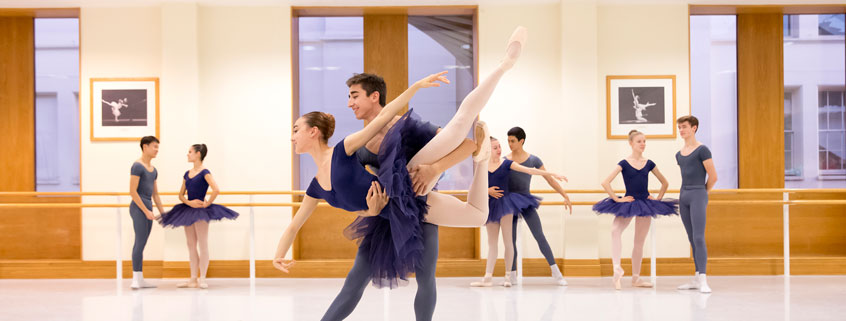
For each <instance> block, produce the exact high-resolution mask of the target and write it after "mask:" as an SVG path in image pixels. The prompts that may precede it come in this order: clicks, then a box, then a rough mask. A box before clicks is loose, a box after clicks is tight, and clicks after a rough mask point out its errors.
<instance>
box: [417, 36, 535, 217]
mask: <svg viewBox="0 0 846 321" xmlns="http://www.w3.org/2000/svg"><path fill="white" fill-rule="evenodd" d="M525 33H526V31H525V29H523V28H518V30H517V31H515V32H514V35H512V37H511V39H512V42H511V43H509V44H508V48H507V49H506V51H507V52H506V57H505V59H504V60H503V61H502V62H501V63H500V64H499V66H497V68H496V69H494V71H493V72H491V74H490V75H488V77H487V78H485V79H483V80H482V81H481V82H479V85H478V86H477V87H476V88H474V89H473V90H472V91H471V92H470V93H469V94H468V95H467V97H465V98H464V100H463V101H462V102H461V105H460V106H459V107H458V110H457V111H456V112H455V116H453V117H452V119H450V121H449V123H447V124H446V126H444V128H443V129H441V131H440V132H439V133H438V134H437V135H435V137H434V138H432V140H431V141H429V143H427V144H426V145H425V146H423V148H422V149H420V151H419V152H417V154H415V155H414V157H413V158H412V159H411V160H410V161H409V162H408V168H409V169H411V168H414V167H416V166H417V165H420V164H432V163H434V162H436V161H438V160H440V159H441V158H443V157H444V156H446V155H447V154H449V153H450V152H452V151H453V150H455V149H456V148H457V147H458V145H460V144H461V142H462V141H464V137H466V136H467V133H468V132H470V128H471V126H472V125H473V121H475V120H476V116H477V115H479V112H481V111H482V108H484V107H485V104H487V102H488V99H489V98H490V97H491V95H492V94H493V92H494V89H496V85H497V84H498V83H499V80H500V79H501V78H502V75H504V74H505V72H506V71H508V69H511V67H512V66H513V65H514V63H515V62H516V60H517V58H518V57H519V54H520V51H521V50H522V46H523V43H524V42H525ZM483 165H486V164H483ZM483 167H485V168H487V166H483ZM436 181H437V179H435V180H434V181H433V182H430V183H429V184H428V185H427V187H428V188H427V192H428V191H430V190H431V189H432V187H433V186H434V185H435V182H436ZM485 188H486V189H487V186H485ZM485 202H487V199H485ZM486 215H487V214H486ZM477 226H481V224H479V225H477Z"/></svg>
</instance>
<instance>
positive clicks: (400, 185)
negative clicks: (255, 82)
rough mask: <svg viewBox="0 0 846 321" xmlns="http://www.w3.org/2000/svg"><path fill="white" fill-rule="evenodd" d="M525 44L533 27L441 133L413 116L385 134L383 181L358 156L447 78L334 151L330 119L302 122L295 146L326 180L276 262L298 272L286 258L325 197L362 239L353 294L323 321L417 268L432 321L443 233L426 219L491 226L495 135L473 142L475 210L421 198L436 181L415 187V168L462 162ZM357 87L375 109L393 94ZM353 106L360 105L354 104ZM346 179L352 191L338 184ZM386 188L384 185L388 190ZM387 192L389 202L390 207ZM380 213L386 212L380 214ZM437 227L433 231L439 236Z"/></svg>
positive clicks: (401, 101)
mask: <svg viewBox="0 0 846 321" xmlns="http://www.w3.org/2000/svg"><path fill="white" fill-rule="evenodd" d="M525 37H526V32H525V29H524V28H518V30H517V31H515V33H514V35H512V38H511V40H510V41H509V46H508V49H507V55H506V58H505V59H504V61H503V62H502V63H501V64H500V66H499V67H498V68H497V69H496V70H495V71H494V72H493V73H492V74H491V76H489V77H488V78H486V79H485V80H484V81H482V82H481V83H480V84H479V86H478V87H477V88H476V89H474V90H473V91H472V92H471V93H470V94H469V95H468V96H467V97H466V98H465V99H464V101H463V102H462V104H461V106H460V107H459V110H458V111H457V112H456V115H455V117H453V119H452V120H451V121H450V122H449V123H448V124H447V125H446V126H445V127H444V128H443V130H441V131H440V132H439V133H437V134H435V133H433V132H432V131H431V130H430V129H431V126H427V125H426V124H424V123H423V122H420V121H419V120H417V119H416V118H415V117H414V116H413V115H412V114H411V113H407V114H406V115H405V116H403V117H402V118H400V119H399V120H396V122H395V124H394V125H393V127H392V128H391V129H390V130H389V131H388V132H387V133H385V134H384V137H383V138H382V139H381V144H378V143H377V144H375V145H377V146H378V161H379V165H381V166H380V168H379V170H378V174H379V175H378V181H377V178H376V177H372V176H369V177H368V175H369V174H368V173H367V172H366V171H365V170H364V167H363V166H361V164H360V163H358V159H357V158H356V157H354V156H353V153H355V152H356V151H357V150H358V149H360V148H362V147H364V145H365V143H366V142H367V141H370V140H371V139H373V138H374V137H375V136H377V134H378V132H379V131H380V130H381V129H382V128H383V127H384V126H386V125H387V124H388V123H389V122H390V121H391V120H393V119H394V115H395V114H396V113H397V112H398V111H399V108H401V106H403V105H405V104H406V103H407V102H408V100H409V99H410V97H411V95H413V93H414V92H415V91H416V90H417V89H418V88H424V87H427V86H434V82H435V81H444V82H446V81H445V80H446V79H444V78H443V77H442V75H443V73H441V74H436V75H432V76H430V77H427V78H426V79H424V80H421V81H419V82H417V83H415V85H414V86H412V88H409V90H407V91H406V92H405V93H403V95H401V96H400V97H398V98H397V100H395V101H393V102H391V104H388V106H386V107H385V108H384V109H383V110H382V111H381V112H379V113H378V115H377V116H376V117H375V118H374V119H373V121H371V122H370V123H369V124H368V125H367V126H366V127H365V129H364V130H362V131H359V132H357V133H354V134H352V135H350V136H347V138H345V139H344V140H342V141H341V142H340V143H338V145H336V147H335V148H330V147H328V146H326V139H327V138H328V137H329V136H330V135H331V133H332V130H333V126H334V119H333V118H332V117H331V115H327V114H324V113H309V114H306V115H304V116H303V117H301V118H300V119H298V120H297V122H296V123H295V129H294V131H295V132H294V135H293V136H292V141H294V144H295V147H296V148H295V149H296V151H297V152H298V153H302V152H309V153H311V154H312V155H313V157H314V159H315V160H316V162H317V163H318V167H319V169H318V176H317V177H316V178H315V180H313V181H312V184H311V186H309V189H308V192H307V197H306V198H305V199H304V201H303V205H302V207H300V210H299V211H298V212H297V215H295V217H294V220H293V221H292V223H291V225H290V226H289V227H288V228H287V229H286V232H285V234H284V235H283V237H282V239H280V244H279V247H278V249H277V255H276V259H275V260H274V265H275V266H276V267H277V268H278V269H280V270H283V271H287V270H288V269H289V268H290V267H291V266H292V265H293V262H291V261H287V260H285V259H284V256H285V254H286V253H287V250H288V248H289V247H290V245H291V243H292V242H293V237H294V234H296V231H297V230H299V228H300V227H301V226H302V224H303V222H304V221H305V219H307V217H308V215H309V214H310V213H311V212H312V211H313V209H314V207H315V206H316V203H317V198H323V199H324V200H326V201H327V202H329V203H330V204H332V205H333V206H336V207H340V208H343V209H346V210H349V211H354V212H358V213H359V215H360V217H359V218H357V219H356V221H355V222H354V223H353V224H351V225H350V226H349V227H348V228H347V230H346V233H347V234H348V236H353V237H355V238H360V239H361V240H360V245H359V251H358V253H357V255H356V260H355V263H354V265H353V268H352V270H350V273H349V274H348V275H347V279H346V281H345V283H344V288H343V289H342V290H341V293H340V294H339V295H338V297H337V298H336V299H335V301H333V303H332V305H331V306H330V307H329V310H328V311H327V313H326V315H324V318H323V319H324V320H339V319H343V318H346V317H347V316H348V315H349V314H350V313H351V312H352V310H353V309H354V308H355V305H356V304H357V303H358V301H359V300H360V298H361V295H362V293H363V291H364V288H365V286H366V284H367V283H368V282H370V281H372V282H373V283H374V285H376V286H390V287H394V286H396V285H398V283H399V282H402V281H404V280H405V279H406V277H407V275H408V274H409V273H410V272H412V271H415V272H417V278H418V280H417V281H418V295H417V297H416V298H415V304H414V306H415V314H416V317H417V319H418V320H431V318H432V314H433V312H434V306H435V300H436V293H435V283H434V270H435V263H436V259H437V229H436V227H434V226H431V228H429V227H428V226H427V225H426V224H425V223H424V222H428V223H432V224H437V225H445V226H462V227H477V226H481V225H482V224H484V221H485V218H486V217H487V214H488V213H487V212H488V208H487V199H486V195H485V194H486V189H487V175H486V173H485V172H486V167H485V166H484V164H485V162H486V161H487V160H488V158H489V157H490V145H489V144H490V142H489V140H488V139H487V137H488V135H487V133H486V130H480V129H481V128H484V126H483V125H482V126H481V127H477V132H476V143H475V144H473V143H471V144H469V147H470V148H469V150H470V151H472V150H475V151H476V152H475V154H476V155H475V157H474V161H475V162H477V163H480V162H481V163H482V164H481V165H482V166H478V165H477V166H476V169H475V170H474V179H473V182H472V184H471V186H470V193H469V195H468V200H467V202H466V203H465V202H462V201H460V200H458V199H457V198H455V197H452V196H448V195H443V194H439V193H428V195H427V196H426V197H418V196H416V195H415V194H416V193H415V192H417V193H420V194H426V193H427V192H428V190H429V189H431V185H432V184H433V183H434V180H428V179H427V180H422V182H423V184H422V186H423V187H422V188H419V189H418V190H413V189H412V184H411V179H410V177H409V174H408V171H407V168H412V169H415V168H416V166H418V165H421V164H427V165H432V166H429V168H430V169H431V168H439V166H440V165H439V164H449V163H453V164H454V163H457V162H458V161H460V160H461V157H458V156H456V154H459V155H460V153H461V152H463V151H464V150H468V148H467V146H468V144H466V141H465V139H464V137H465V136H466V134H467V132H468V131H469V130H470V127H471V126H472V124H473V121H474V120H475V118H476V115H478V113H479V111H480V110H481V108H482V107H484V105H485V103H486V102H487V100H488V98H489V97H490V95H491V94H492V92H493V89H494V88H495V86H496V83H497V82H498V80H499V79H500V78H501V76H502V75H503V74H504V72H505V71H507V70H508V69H510V68H511V67H512V66H513V64H514V62H516V59H517V57H518V56H519V54H520V51H521V50H522V46H523V44H524V43H525ZM358 87H362V86H353V85H351V86H350V99H351V100H353V101H358V100H369V101H370V102H376V101H379V100H380V99H381V98H380V96H384V95H383V93H380V92H378V91H376V92H367V91H366V90H364V89H366V88H358ZM382 101H384V100H382ZM351 106H354V103H352V102H351ZM353 108H354V111H357V110H356V109H355V107H353ZM474 145H475V146H474ZM456 149H458V151H456ZM465 157H466V155H465ZM355 164H357V165H358V166H357V167H356V166H354V165H355ZM332 174H334V175H332ZM318 179H320V180H321V181H324V182H325V181H327V180H328V181H329V184H326V183H323V184H321V183H320V182H319V180H318ZM340 182H344V184H338V183H340ZM380 183H381V185H384V186H385V189H384V192H383V191H382V188H381V186H380ZM326 185H329V189H328V190H327V189H326V188H325V187H324V186H326ZM383 193H385V194H387V196H389V197H390V198H389V199H388V201H387V204H385V201H384V199H385V198H386V197H385V196H384V194H383ZM365 194H368V196H366V195H365ZM381 206H384V208H382V209H379V207H381ZM427 207H428V211H427ZM377 214H378V216H376V215H377ZM433 229H434V233H432V232H431V230H433ZM427 230H428V231H427Z"/></svg>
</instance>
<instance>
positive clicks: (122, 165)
mask: <svg viewBox="0 0 846 321" xmlns="http://www.w3.org/2000/svg"><path fill="white" fill-rule="evenodd" d="M80 20H81V24H82V26H81V35H80V36H81V39H82V46H81V51H82V78H83V83H82V89H81V96H82V97H81V99H82V101H83V102H85V104H83V105H84V106H85V108H82V137H83V140H82V146H81V150H82V184H83V186H82V189H83V190H84V191H112V190H117V191H123V190H127V187H128V182H129V173H128V172H129V167H130V165H131V164H132V162H133V161H134V160H135V159H137V158H138V157H139V156H140V152H139V147H138V145H137V143H136V142H107V143H103V142H97V143H92V142H90V141H89V140H88V139H87V138H88V136H89V134H88V132H89V119H90V118H89V117H90V115H89V107H88V106H89V105H88V103H87V102H88V101H89V94H90V93H89V88H88V79H89V78H91V77H160V86H161V87H160V91H161V94H160V99H161V103H160V108H161V114H160V117H161V124H162V128H161V137H160V138H161V140H162V144H161V147H160V151H159V156H158V157H157V158H156V159H155V160H154V162H153V163H154V165H155V166H156V167H157V169H158V171H159V180H158V188H159V190H160V191H178V190H179V187H180V184H181V181H182V174H183V173H184V171H185V170H187V169H188V168H190V166H191V165H190V164H189V163H187V162H186V159H185V153H186V152H187V150H188V148H189V146H190V145H191V144H194V143H205V144H207V145H208V146H209V155H208V156H207V159H206V162H205V165H206V167H208V168H209V169H210V170H211V171H212V173H213V175H214V176H215V179H216V180H217V182H218V184H219V185H220V187H221V189H222V190H289V189H291V179H290V168H291V156H290V150H291V147H290V142H289V132H290V129H289V126H290V123H291V109H290V106H291V83H290V82H291V80H290V73H291V71H290V8H289V7H285V6H279V7H272V8H267V7H245V8H232V7H203V6H197V5H195V4H166V5H163V6H161V7H141V8H131V9H127V8H83V9H82V13H81V19H80ZM251 142H255V143H251ZM162 200H163V202H164V203H175V202H177V201H178V200H177V199H176V197H163V199H162ZM248 200H249V199H248V197H246V196H220V197H219V198H218V202H246V201H248ZM255 200H256V201H265V202H272V201H275V202H283V201H290V197H282V196H257V197H256V198H255ZM84 201H85V202H87V203H96V202H114V201H115V198H114V197H86V198H85V200H84ZM120 202H121V203H126V204H128V203H129V202H130V200H129V198H128V197H123V198H121V200H120ZM234 209H235V210H236V211H238V212H239V213H241V215H242V216H241V218H239V219H238V220H236V221H232V222H230V221H227V222H222V223H215V224H212V225H211V228H210V235H211V236H210V238H209V241H210V244H209V246H210V248H211V249H212V250H211V259H229V260H243V259H247V258H248V257H249V238H248V235H249V210H248V209H246V208H234ZM119 212H120V217H121V219H122V220H123V224H122V236H123V237H122V255H123V258H124V259H126V260H128V259H129V258H130V255H131V249H132V243H133V235H134V233H133V230H132V222H131V220H130V218H129V215H128V209H127V208H122V209H120V210H119ZM290 217H291V211H290V209H289V208H256V209H255V225H256V256H257V258H259V259H270V258H272V256H273V253H274V251H275V248H276V242H277V241H278V237H279V235H280V234H281V231H282V229H283V228H284V227H285V226H286V225H287V223H288V222H289V221H290ZM115 218H116V210H114V209H85V210H84V211H83V258H84V259H85V260H109V259H113V258H114V255H115V226H116V225H115V224H116V223H115ZM184 244H185V236H184V233H183V232H182V230H181V229H175V230H170V229H168V230H163V229H162V228H161V227H160V226H158V225H155V226H154V227H153V232H152V234H151V236H150V239H149V243H148V244H147V249H146V251H145V260H167V261H184V260H186V258H187V252H186V249H185V245H184Z"/></svg>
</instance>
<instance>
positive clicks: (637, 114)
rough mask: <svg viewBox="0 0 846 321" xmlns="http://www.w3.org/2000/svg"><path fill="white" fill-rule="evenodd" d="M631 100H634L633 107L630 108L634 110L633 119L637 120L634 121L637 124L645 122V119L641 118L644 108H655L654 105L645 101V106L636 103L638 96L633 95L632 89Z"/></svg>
mask: <svg viewBox="0 0 846 321" xmlns="http://www.w3.org/2000/svg"><path fill="white" fill-rule="evenodd" d="M632 98H633V99H634V106H632V108H634V110H635V118H637V120H635V122H638V123H645V122H647V120H646V118H643V111H644V110H646V107H651V106H655V103H650V102H648V101H647V102H646V103H645V104H641V103H640V102H639V101H638V99H640V96H638V95H635V93H634V89H632Z"/></svg>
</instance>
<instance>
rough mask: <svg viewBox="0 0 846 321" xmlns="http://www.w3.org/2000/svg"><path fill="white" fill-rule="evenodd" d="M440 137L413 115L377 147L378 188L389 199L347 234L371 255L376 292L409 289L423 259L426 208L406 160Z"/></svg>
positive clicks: (372, 277) (397, 126)
mask: <svg viewBox="0 0 846 321" xmlns="http://www.w3.org/2000/svg"><path fill="white" fill-rule="evenodd" d="M435 133H436V132H433V131H432V130H431V129H430V128H429V127H428V126H426V124H425V123H423V122H421V121H420V120H419V118H418V117H417V116H416V115H415V114H413V112H412V111H411V110H409V111H408V112H407V113H406V114H405V115H403V116H402V118H400V120H399V121H397V123H396V124H394V126H393V127H391V129H390V130H389V131H388V133H387V134H385V138H384V139H382V145H381V146H380V147H379V164H381V166H380V167H379V171H378V173H377V174H378V177H379V183H380V184H381V185H382V187H383V188H384V189H385V192H386V193H387V194H388V196H389V197H390V199H389V200H388V204H387V206H385V208H384V209H383V210H382V212H381V213H380V214H379V215H378V216H373V217H358V218H356V219H355V221H353V222H352V224H350V225H349V226H347V228H346V229H345V230H344V235H345V236H346V237H347V238H349V239H353V240H358V242H359V248H362V249H363V250H364V251H365V253H367V256H368V261H369V262H370V267H371V274H370V276H371V279H372V282H373V285H374V286H375V287H377V288H382V287H389V288H395V287H398V286H402V285H406V284H408V276H409V275H410V274H411V273H414V271H415V270H416V269H417V268H418V267H420V265H421V264H422V259H423V228H422V227H421V226H420V224H421V223H422V221H423V218H424V217H425V215H426V212H427V210H428V205H427V204H426V197H425V196H417V195H416V194H415V193H414V190H413V189H412V184H411V177H410V176H409V175H408V169H406V165H408V161H409V160H410V159H411V157H413V156H414V155H415V154H417V152H418V151H420V149H421V148H423V146H425V145H426V143H428V142H429V141H430V140H431V139H432V137H434V136H435Z"/></svg>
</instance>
